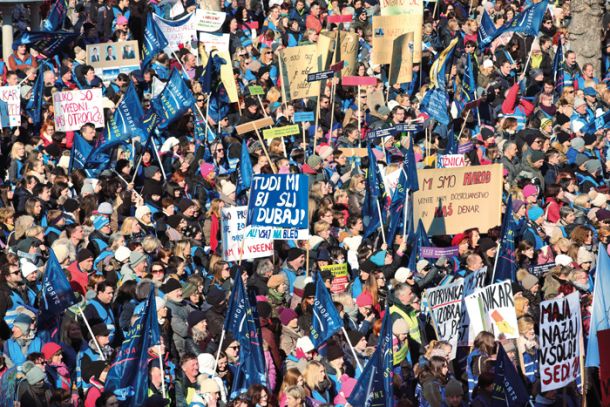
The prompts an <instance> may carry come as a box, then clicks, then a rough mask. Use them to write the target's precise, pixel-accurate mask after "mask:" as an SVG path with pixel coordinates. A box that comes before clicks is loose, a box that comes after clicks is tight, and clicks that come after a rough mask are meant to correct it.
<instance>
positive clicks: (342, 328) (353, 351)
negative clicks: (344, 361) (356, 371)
mask: <svg viewBox="0 0 610 407" xmlns="http://www.w3.org/2000/svg"><path fill="white" fill-rule="evenodd" d="M341 330H342V331H343V335H345V340H347V344H348V345H349V348H350V349H351V351H352V355H354V360H355V361H356V364H357V365H358V367H359V368H360V371H361V372H362V365H361V364H360V361H359V360H358V355H356V350H355V349H354V345H352V342H351V341H350V340H349V336H347V331H346V330H345V327H344V326H342V327H341Z"/></svg>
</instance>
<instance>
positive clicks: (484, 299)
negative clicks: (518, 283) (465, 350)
mask: <svg viewBox="0 0 610 407" xmlns="http://www.w3.org/2000/svg"><path fill="white" fill-rule="evenodd" d="M464 301H465V302H466V308H467V310H468V317H469V318H470V325H471V328H472V333H473V335H475V336H476V335H477V334H478V333H479V332H481V331H488V332H493V334H494V336H495V337H496V339H516V338H518V337H519V327H518V326H517V314H516V313H515V301H514V299H513V289H512V286H511V282H510V281H508V280H507V281H502V282H500V283H496V284H491V285H488V286H486V287H484V288H482V289H480V290H477V291H475V292H474V294H471V295H468V296H467V297H465V299H464Z"/></svg>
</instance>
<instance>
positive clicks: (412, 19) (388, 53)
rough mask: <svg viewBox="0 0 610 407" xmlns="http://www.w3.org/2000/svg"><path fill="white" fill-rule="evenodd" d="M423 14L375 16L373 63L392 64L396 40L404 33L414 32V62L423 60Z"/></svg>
mask: <svg viewBox="0 0 610 407" xmlns="http://www.w3.org/2000/svg"><path fill="white" fill-rule="evenodd" d="M423 23H424V17H423V14H422V15H412V16H409V18H405V16H373V50H372V51H371V60H372V63H373V64H380V65H385V64H391V63H392V51H393V50H394V40H395V39H396V38H397V37H399V36H401V35H403V34H407V33H410V32H412V33H413V63H419V62H420V61H421V54H422V25H423Z"/></svg>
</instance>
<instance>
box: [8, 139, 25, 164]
mask: <svg viewBox="0 0 610 407" xmlns="http://www.w3.org/2000/svg"><path fill="white" fill-rule="evenodd" d="M21 147H23V149H24V152H25V144H23V143H22V142H20V141H16V142H15V144H13V147H11V153H10V156H11V160H21V159H22V158H23V157H19V156H18V155H17V149H18V148H21Z"/></svg>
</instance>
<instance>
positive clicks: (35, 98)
mask: <svg viewBox="0 0 610 407" xmlns="http://www.w3.org/2000/svg"><path fill="white" fill-rule="evenodd" d="M46 69H51V65H50V64H49V63H48V62H46V61H42V63H41V65H40V66H39V67H38V75H37V76H36V80H35V81H34V86H33V87H32V96H31V97H30V100H28V103H27V104H26V105H25V111H26V113H27V114H28V116H30V117H31V118H32V123H33V124H34V126H38V125H39V124H40V122H41V120H42V119H41V118H42V97H43V89H44V72H45V70H46Z"/></svg>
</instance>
